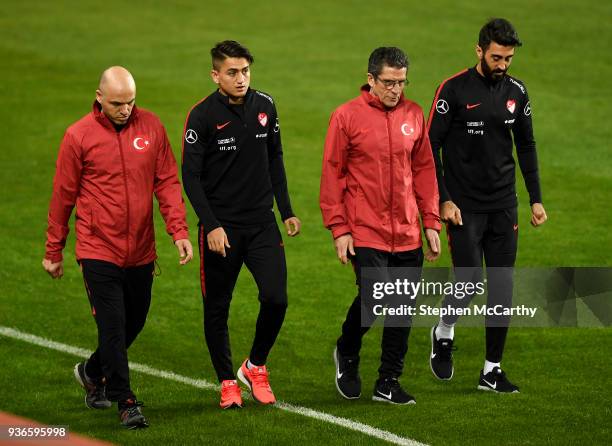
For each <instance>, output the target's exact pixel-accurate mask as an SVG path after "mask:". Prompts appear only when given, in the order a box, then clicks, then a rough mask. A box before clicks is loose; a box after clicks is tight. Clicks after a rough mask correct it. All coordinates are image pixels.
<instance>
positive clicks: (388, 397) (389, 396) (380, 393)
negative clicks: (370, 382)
mask: <svg viewBox="0 0 612 446" xmlns="http://www.w3.org/2000/svg"><path fill="white" fill-rule="evenodd" d="M376 392H377V393H378V394H379V395H380V396H384V397H385V398H387V399H388V400H390V399H391V392H389V395H385V394H384V393H382V392H381V391H380V390H377V391H376Z"/></svg>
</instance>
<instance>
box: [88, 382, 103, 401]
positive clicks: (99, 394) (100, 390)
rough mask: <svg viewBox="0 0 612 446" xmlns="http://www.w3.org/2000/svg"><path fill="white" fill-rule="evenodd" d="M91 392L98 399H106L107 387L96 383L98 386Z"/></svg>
mask: <svg viewBox="0 0 612 446" xmlns="http://www.w3.org/2000/svg"><path fill="white" fill-rule="evenodd" d="M90 394H91V395H93V396H95V397H96V399H97V400H105V399H106V387H105V386H103V385H96V387H95V388H94V389H93V390H92V391H91V392H90Z"/></svg>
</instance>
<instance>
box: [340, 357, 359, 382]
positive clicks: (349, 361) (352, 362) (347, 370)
mask: <svg viewBox="0 0 612 446" xmlns="http://www.w3.org/2000/svg"><path fill="white" fill-rule="evenodd" d="M342 359H343V361H342V366H343V367H342V368H343V371H344V374H345V376H346V377H347V378H349V379H351V380H356V379H357V376H358V371H359V359H356V358H346V357H345V358H342Z"/></svg>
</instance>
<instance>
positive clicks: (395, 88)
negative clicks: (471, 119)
mask: <svg viewBox="0 0 612 446" xmlns="http://www.w3.org/2000/svg"><path fill="white" fill-rule="evenodd" d="M407 70H408V60H407V58H406V55H405V54H404V53H403V51H402V50H400V49H399V48H394V47H382V48H377V49H376V50H374V51H373V52H372V54H371V55H370V59H369V63H368V83H367V85H364V86H363V87H361V94H360V95H359V96H358V97H357V98H355V99H353V100H351V101H349V102H347V103H345V104H343V105H341V106H340V107H338V108H337V109H336V110H335V111H334V113H333V114H332V116H331V120H330V124H329V129H328V132H327V137H326V140H325V154H324V156H323V170H322V176H321V192H320V206H321V212H322V214H323V222H324V224H325V226H326V227H327V228H328V229H329V230H331V232H332V235H333V237H334V245H335V248H336V253H337V255H338V258H339V259H340V261H341V262H342V263H343V264H346V263H348V260H349V259H350V260H351V261H352V263H353V267H354V269H355V274H356V276H357V286H358V288H359V293H358V295H357V297H356V298H355V300H354V302H353V304H352V306H351V307H350V308H349V311H348V314H347V316H346V320H345V322H344V324H343V326H342V335H341V336H340V338H339V339H338V341H337V344H336V349H335V350H334V361H335V363H336V387H337V389H338V391H339V392H340V394H341V395H342V396H343V397H344V398H347V399H355V398H359V397H360V396H361V379H360V377H359V351H360V349H361V339H362V337H363V335H364V334H365V333H366V332H367V331H368V328H369V324H364V323H362V320H361V316H362V306H363V305H367V304H365V301H366V300H367V299H366V298H365V296H364V295H363V291H364V290H363V287H362V286H361V276H362V271H361V268H364V267H365V268H367V267H372V268H387V267H414V268H417V271H418V268H420V267H421V266H422V264H423V251H422V248H421V246H422V241H421V226H420V224H419V212H420V214H421V220H422V224H423V227H424V228H425V235H426V238H427V242H428V244H429V249H428V250H427V252H426V253H425V258H426V259H427V260H429V261H433V260H435V259H436V258H438V256H439V255H440V240H439V237H438V232H439V231H440V218H439V214H438V187H437V183H436V170H435V165H434V161H433V157H432V154H431V147H430V144H429V138H428V136H427V130H426V127H425V120H424V118H423V111H422V110H421V107H419V106H418V105H417V104H415V103H414V102H412V101H409V100H407V99H405V98H404V95H403V88H404V86H405V84H406V83H407V81H406V73H407ZM417 280H418V279H417ZM362 301H363V303H362ZM370 310H371V309H366V311H370ZM370 314H371V312H370ZM387 322H389V319H386V320H385V327H384V330H383V339H382V356H381V366H380V368H379V369H378V372H379V379H378V380H377V382H376V385H375V387H374V393H373V397H372V398H373V399H374V400H375V401H384V402H389V403H394V404H414V402H415V400H414V398H413V397H412V396H411V395H409V394H408V393H406V392H405V391H404V390H403V389H402V387H401V386H400V384H399V381H398V378H399V376H400V375H401V373H402V370H403V366H404V356H405V355H406V351H407V349H408V335H409V333H410V326H409V325H410V320H409V319H405V320H404V321H403V322H404V323H403V324H400V325H403V326H390V325H398V324H388V323H387Z"/></svg>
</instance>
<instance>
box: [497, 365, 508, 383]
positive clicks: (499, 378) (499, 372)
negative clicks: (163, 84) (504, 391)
mask: <svg viewBox="0 0 612 446" xmlns="http://www.w3.org/2000/svg"><path fill="white" fill-rule="evenodd" d="M493 376H494V377H495V381H501V382H509V381H508V378H506V372H504V371H503V370H502V369H501V367H495V368H494V369H493Z"/></svg>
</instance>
